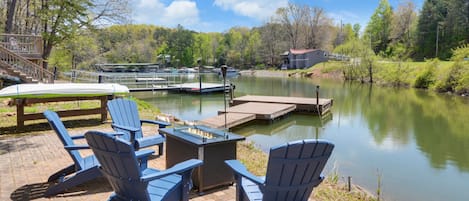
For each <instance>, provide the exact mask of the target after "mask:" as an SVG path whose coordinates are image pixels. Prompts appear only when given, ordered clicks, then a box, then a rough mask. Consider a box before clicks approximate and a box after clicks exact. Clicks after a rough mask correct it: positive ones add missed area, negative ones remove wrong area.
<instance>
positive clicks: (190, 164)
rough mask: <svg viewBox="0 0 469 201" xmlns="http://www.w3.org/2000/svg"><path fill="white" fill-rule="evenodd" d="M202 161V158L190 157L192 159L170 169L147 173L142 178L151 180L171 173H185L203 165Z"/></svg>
mask: <svg viewBox="0 0 469 201" xmlns="http://www.w3.org/2000/svg"><path fill="white" fill-rule="evenodd" d="M202 163H203V162H202V161H201V160H197V159H190V160H187V161H184V162H180V163H178V164H176V165H174V166H173V167H171V168H169V169H166V170H163V171H161V172H156V173H153V174H149V175H145V176H143V177H141V180H142V182H149V181H152V180H155V179H159V178H162V177H165V176H168V175H171V174H177V173H184V172H187V171H192V169H194V168H196V167H198V166H200V165H202Z"/></svg>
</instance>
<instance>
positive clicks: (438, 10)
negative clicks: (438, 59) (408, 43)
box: [416, 0, 447, 60]
mask: <svg viewBox="0 0 469 201" xmlns="http://www.w3.org/2000/svg"><path fill="white" fill-rule="evenodd" d="M445 4H446V3H445V1H443V0H427V1H425V3H424V4H423V8H422V11H421V13H420V16H419V23H418V26H417V55H416V56H417V59H418V60H422V59H423V58H433V57H435V56H436V38H437V37H436V35H437V32H439V30H438V31H437V29H439V28H440V26H441V25H442V23H441V22H443V21H444V19H445V17H446V13H447V9H446V5H445Z"/></svg>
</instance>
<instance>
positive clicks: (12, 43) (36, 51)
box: [0, 34, 43, 56]
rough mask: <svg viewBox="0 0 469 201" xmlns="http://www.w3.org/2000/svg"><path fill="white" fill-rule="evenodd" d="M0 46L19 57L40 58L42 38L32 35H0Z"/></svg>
mask: <svg viewBox="0 0 469 201" xmlns="http://www.w3.org/2000/svg"><path fill="white" fill-rule="evenodd" d="M0 46H3V47H5V48H7V49H9V50H10V51H12V52H15V53H17V54H20V55H37V56H41V55H42V52H43V46H42V37H41V36H34V35H19V34H0Z"/></svg>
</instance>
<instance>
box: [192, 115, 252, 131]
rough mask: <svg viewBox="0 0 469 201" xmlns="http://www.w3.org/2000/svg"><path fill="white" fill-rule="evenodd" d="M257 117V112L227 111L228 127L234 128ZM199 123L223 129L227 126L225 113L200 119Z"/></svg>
mask: <svg viewBox="0 0 469 201" xmlns="http://www.w3.org/2000/svg"><path fill="white" fill-rule="evenodd" d="M254 119H256V115H255V114H242V113H227V114H226V128H232V127H235V126H238V125H241V124H244V123H246V122H249V121H252V120H254ZM198 123H200V124H203V125H207V126H209V127H212V128H218V129H222V128H225V115H224V114H220V115H218V116H214V117H210V118H207V119H204V120H201V121H199V122H198Z"/></svg>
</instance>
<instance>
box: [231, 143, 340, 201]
mask: <svg viewBox="0 0 469 201" xmlns="http://www.w3.org/2000/svg"><path fill="white" fill-rule="evenodd" d="M333 149H334V145H333V144H332V143H330V142H326V141H318V140H302V141H294V142H290V143H287V144H284V145H280V146H277V147H273V148H271V149H270V154H269V161H268V164H267V173H266V176H265V177H257V176H255V175H253V174H252V173H250V172H249V171H248V170H247V169H246V167H245V166H244V165H243V164H241V163H240V162H239V161H237V160H227V161H225V163H226V164H227V165H228V166H229V167H231V168H232V169H233V171H234V173H235V179H236V200H259V201H260V200H265V201H275V200H278V201H281V200H289V201H296V200H304V201H306V200H308V198H309V196H310V195H311V192H312V191H313V188H314V187H316V186H317V185H319V184H320V183H321V182H322V180H323V179H324V177H323V176H322V175H321V172H322V170H323V168H324V166H325V164H326V162H327V160H328V159H329V157H330V155H331V153H332V150H333Z"/></svg>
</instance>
